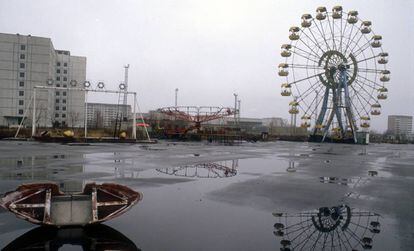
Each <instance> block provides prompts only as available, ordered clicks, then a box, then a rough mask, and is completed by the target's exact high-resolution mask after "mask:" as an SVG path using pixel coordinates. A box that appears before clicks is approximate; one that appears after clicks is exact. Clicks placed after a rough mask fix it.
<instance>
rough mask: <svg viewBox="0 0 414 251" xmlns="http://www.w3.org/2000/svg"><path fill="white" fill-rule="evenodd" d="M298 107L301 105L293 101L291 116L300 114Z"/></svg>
mask: <svg viewBox="0 0 414 251" xmlns="http://www.w3.org/2000/svg"><path fill="white" fill-rule="evenodd" d="M298 105H299V103H298V102H297V101H295V100H294V101H291V102H290V103H289V113H290V114H298V113H299V110H298Z"/></svg>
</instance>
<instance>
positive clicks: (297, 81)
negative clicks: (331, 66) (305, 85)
mask: <svg viewBox="0 0 414 251" xmlns="http://www.w3.org/2000/svg"><path fill="white" fill-rule="evenodd" d="M320 75H322V73H318V74H315V75H312V76H309V77H306V78H302V79H299V80H296V81H294V82H292V83H291V84H296V83H299V82H302V81H304V80H307V79H310V78H314V77H317V76H320Z"/></svg>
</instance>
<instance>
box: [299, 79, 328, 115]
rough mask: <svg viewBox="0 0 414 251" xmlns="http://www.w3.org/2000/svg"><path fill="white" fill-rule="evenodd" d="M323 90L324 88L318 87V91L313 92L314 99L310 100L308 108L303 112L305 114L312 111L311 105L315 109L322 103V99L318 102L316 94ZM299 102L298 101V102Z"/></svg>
mask: <svg viewBox="0 0 414 251" xmlns="http://www.w3.org/2000/svg"><path fill="white" fill-rule="evenodd" d="M323 88H324V86H323V85H322V86H320V87H319V89H318V90H316V89H315V90H314V91H315V92H316V95H315V97H314V98H313V99H312V102H311V103H310V104H309V105H308V108H307V109H306V110H305V111H304V112H305V114H308V112H309V110H311V109H312V105H314V104H315V107H317V106H319V104H320V102H321V101H322V98H321V99H320V100H318V93H319V92H321V91H322V89H323ZM299 102H300V101H299Z"/></svg>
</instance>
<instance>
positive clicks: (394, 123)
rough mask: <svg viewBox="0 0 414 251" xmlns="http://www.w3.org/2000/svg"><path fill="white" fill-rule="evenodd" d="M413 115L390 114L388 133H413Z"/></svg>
mask: <svg viewBox="0 0 414 251" xmlns="http://www.w3.org/2000/svg"><path fill="white" fill-rule="evenodd" d="M412 128H413V117H412V116H403V115H390V116H388V133H389V134H393V135H406V136H408V135H411V134H412Z"/></svg>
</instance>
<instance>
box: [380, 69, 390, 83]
mask: <svg viewBox="0 0 414 251" xmlns="http://www.w3.org/2000/svg"><path fill="white" fill-rule="evenodd" d="M390 73H391V72H390V71H389V70H383V71H381V75H380V80H381V82H388V81H390Z"/></svg>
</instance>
